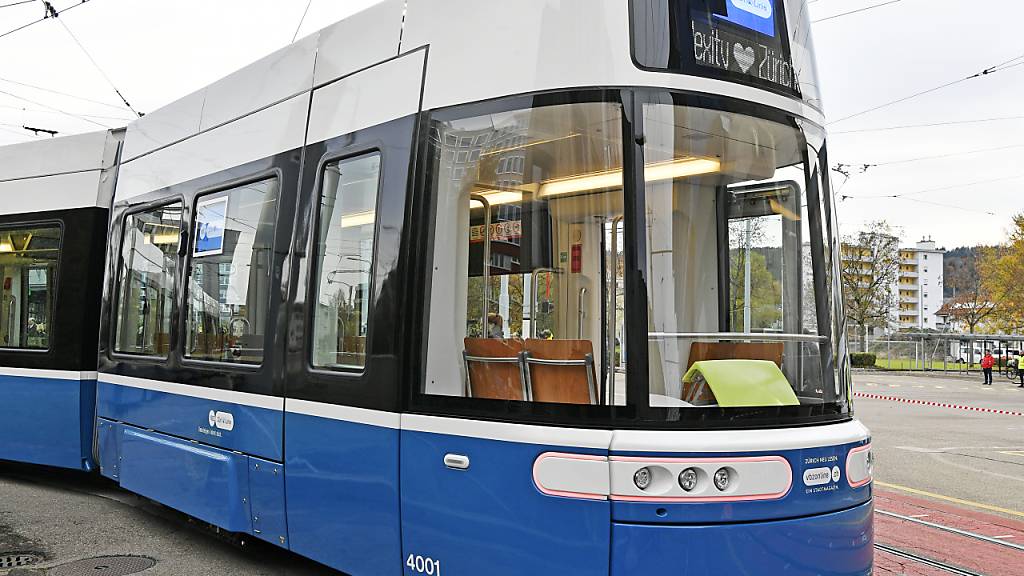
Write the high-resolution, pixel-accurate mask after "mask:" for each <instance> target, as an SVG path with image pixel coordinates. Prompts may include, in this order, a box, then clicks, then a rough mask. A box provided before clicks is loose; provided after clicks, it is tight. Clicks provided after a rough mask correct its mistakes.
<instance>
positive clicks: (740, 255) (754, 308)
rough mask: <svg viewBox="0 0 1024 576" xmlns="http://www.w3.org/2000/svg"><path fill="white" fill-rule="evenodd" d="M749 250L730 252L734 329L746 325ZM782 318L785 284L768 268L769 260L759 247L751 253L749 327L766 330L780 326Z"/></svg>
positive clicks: (731, 311)
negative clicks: (744, 319)
mask: <svg viewBox="0 0 1024 576" xmlns="http://www.w3.org/2000/svg"><path fill="white" fill-rule="evenodd" d="M746 253H747V252H746V250H743V249H736V250H731V251H730V254H729V268H730V269H729V278H730V280H731V282H730V284H731V286H730V288H731V290H730V292H731V293H730V295H729V308H730V310H729V314H730V324H731V325H732V326H733V329H734V330H738V329H739V327H740V326H743V325H744V322H743V314H744V309H745V308H746V299H745V298H744V286H745V284H746V281H747V278H746V270H747V266H746V257H745V255H746ZM781 320H782V284H781V283H779V281H778V280H776V279H775V277H774V276H772V273H771V271H770V270H769V269H768V259H767V258H766V257H765V255H764V254H763V253H761V252H760V251H759V250H757V249H754V250H751V252H750V328H751V330H755V331H757V330H766V329H773V328H778V327H779V322H780V321H781Z"/></svg>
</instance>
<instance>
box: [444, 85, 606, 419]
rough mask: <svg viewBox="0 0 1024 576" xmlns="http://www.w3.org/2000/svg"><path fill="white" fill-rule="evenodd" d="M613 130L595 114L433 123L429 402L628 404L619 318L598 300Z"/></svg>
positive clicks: (561, 110) (595, 108) (559, 108)
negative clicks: (623, 398) (439, 398)
mask: <svg viewBox="0 0 1024 576" xmlns="http://www.w3.org/2000/svg"><path fill="white" fill-rule="evenodd" d="M621 125H622V110H621V107H620V106H619V105H618V104H613V103H603V102H592V103H579V104H566V105H556V106H547V107H540V108H532V109H520V110H512V111H508V112H498V113H494V114H488V115H484V116H477V117H472V118H453V119H440V118H435V119H434V121H433V123H432V125H431V130H430V141H429V145H430V146H431V150H430V153H431V155H432V158H433V165H432V169H431V170H432V179H431V181H429V182H428V184H429V185H430V186H432V187H433V193H434V195H435V196H436V197H437V216H436V230H435V248H434V250H435V258H434V268H433V277H432V286H431V304H430V307H431V312H430V318H431V321H430V331H431V332H430V339H429V345H428V364H427V379H426V389H425V392H426V393H427V394H435V395H448V396H471V397H474V398H488V399H501V400H519V401H534V402H553V403H572V404H599V403H607V402H609V401H610V399H613V398H614V397H615V395H614V393H613V392H612V391H613V390H614V389H615V387H616V385H618V387H619V388H621V390H622V393H623V394H624V392H625V386H624V380H623V378H624V373H623V372H622V371H621V368H622V366H623V365H622V364H621V362H620V363H619V364H618V365H613V359H614V358H616V357H619V346H618V345H617V344H616V343H617V342H618V339H617V338H616V337H614V336H612V332H614V331H615V328H613V327H614V326H616V325H621V320H622V318H621V310H620V314H619V318H618V320H617V321H616V320H615V315H614V314H612V313H610V312H609V311H608V307H607V306H606V304H605V300H604V298H605V297H606V294H614V293H620V292H621V287H622V283H621V281H620V278H621V273H620V272H616V268H618V270H621V254H622V249H623V248H622V243H621V238H616V234H615V230H617V229H618V230H621V217H622V205H623V202H622V150H623V142H622V137H621ZM617 240H619V241H618V242H617ZM612 263H619V265H618V266H616V265H615V264H612ZM453 333H454V334H455V335H456V337H455V338H454V339H453V338H452V334H453ZM620 360H621V358H620ZM616 366H617V367H616Z"/></svg>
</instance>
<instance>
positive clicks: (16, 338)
mask: <svg viewBox="0 0 1024 576" xmlns="http://www.w3.org/2000/svg"><path fill="white" fill-rule="evenodd" d="M60 236H61V231H60V227H58V226H45V227H38V228H10V229H0V278H2V282H3V291H2V292H0V348H23V349H32V350H45V349H47V348H49V347H50V326H51V323H52V320H53V318H52V315H53V300H54V293H53V286H54V279H55V276H56V273H57V257H58V256H59V254H60Z"/></svg>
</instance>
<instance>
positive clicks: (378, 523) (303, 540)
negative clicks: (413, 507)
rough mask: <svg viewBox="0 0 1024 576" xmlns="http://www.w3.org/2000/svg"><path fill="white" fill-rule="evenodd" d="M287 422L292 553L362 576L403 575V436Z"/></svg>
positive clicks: (290, 416)
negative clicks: (400, 453) (400, 464)
mask: <svg viewBox="0 0 1024 576" xmlns="http://www.w3.org/2000/svg"><path fill="white" fill-rule="evenodd" d="M285 418H286V425H285V427H286V429H287V430H288V434H287V437H286V438H285V442H286V446H287V450H286V454H287V455H288V460H287V462H286V464H287V471H288V482H287V496H288V498H287V501H288V532H289V534H290V536H291V546H290V548H291V550H292V551H293V552H297V553H299V554H302V555H303V556H307V557H309V558H312V559H314V560H316V561H318V562H322V563H324V564H327V565H328V566H331V567H333V568H337V569H339V570H342V571H344V572H346V573H348V574H352V575H354V576H363V575H366V576H379V575H387V574H394V575H398V574H401V572H402V558H401V555H402V542H401V519H400V517H399V513H398V510H399V496H398V437H399V432H398V430H395V429H392V428H386V427H380V426H372V425H368V424H358V423H354V422H344V421H339V420H333V419H330V418H321V417H316V416H309V415H305V414H295V413H287V414H286V415H285Z"/></svg>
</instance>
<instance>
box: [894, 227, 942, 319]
mask: <svg viewBox="0 0 1024 576" xmlns="http://www.w3.org/2000/svg"><path fill="white" fill-rule="evenodd" d="M944 254H945V250H943V249H939V248H936V246H935V242H934V241H933V240H932V239H931V238H927V239H922V240H921V241H920V242H918V243H917V245H916V246H915V247H913V248H900V276H899V280H898V281H897V283H896V286H894V287H893V290H895V291H896V292H897V297H898V299H899V300H898V301H899V306H898V309H897V311H896V312H895V313H894V314H893V324H894V327H896V328H898V329H900V330H927V329H935V330H937V329H940V328H941V324H942V319H940V318H939V317H938V316H936V313H938V312H939V309H940V308H942V301H943V298H942V292H943V256H944Z"/></svg>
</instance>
